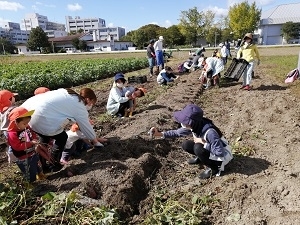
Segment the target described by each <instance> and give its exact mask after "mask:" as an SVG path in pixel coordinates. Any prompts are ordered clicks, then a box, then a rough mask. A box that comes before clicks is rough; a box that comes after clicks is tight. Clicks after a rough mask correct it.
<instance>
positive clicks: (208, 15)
mask: <svg viewBox="0 0 300 225" xmlns="http://www.w3.org/2000/svg"><path fill="white" fill-rule="evenodd" d="M214 17H215V14H214V13H213V12H212V11H206V12H203V11H201V12H199V11H198V10H197V7H194V8H192V9H189V10H188V11H181V15H180V19H179V21H180V23H179V26H180V29H181V32H182V33H183V34H184V35H185V37H186V42H188V43H189V44H196V43H197V41H198V39H199V38H204V37H205V32H206V31H208V30H209V28H210V27H211V26H212V24H213V21H214Z"/></svg>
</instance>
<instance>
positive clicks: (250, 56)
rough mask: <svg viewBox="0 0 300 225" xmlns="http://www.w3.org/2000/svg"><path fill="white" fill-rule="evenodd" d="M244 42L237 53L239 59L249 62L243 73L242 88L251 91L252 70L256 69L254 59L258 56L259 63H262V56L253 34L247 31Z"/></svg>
mask: <svg viewBox="0 0 300 225" xmlns="http://www.w3.org/2000/svg"><path fill="white" fill-rule="evenodd" d="M243 40H244V44H243V45H242V46H241V47H240V49H239V51H238V53H237V57H236V58H237V59H239V58H242V59H245V60H246V61H247V62H248V65H247V68H246V69H245V71H244V74H243V85H242V87H241V89H244V90H247V91H250V89H251V87H250V84H251V80H252V71H253V69H254V60H255V58H257V60H258V61H257V65H259V64H260V56H259V52H258V49H257V45H256V44H255V43H253V35H252V34H251V33H247V34H246V35H245V36H244V38H243Z"/></svg>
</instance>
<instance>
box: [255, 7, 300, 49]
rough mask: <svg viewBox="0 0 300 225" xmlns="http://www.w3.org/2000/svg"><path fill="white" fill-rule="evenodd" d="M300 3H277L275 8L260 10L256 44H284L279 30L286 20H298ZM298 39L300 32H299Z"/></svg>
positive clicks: (297, 21)
mask: <svg viewBox="0 0 300 225" xmlns="http://www.w3.org/2000/svg"><path fill="white" fill-rule="evenodd" d="M299 11H300V3H291V4H283V5H278V6H276V7H275V8H272V9H270V10H267V11H265V12H262V16H261V21H260V25H259V28H258V30H257V32H255V33H256V34H257V35H258V44H263V45H278V44H285V43H286V40H284V38H283V36H282V32H281V28H282V25H283V24H284V23H286V22H294V23H299V22H300V13H299ZM299 39H300V33H299Z"/></svg>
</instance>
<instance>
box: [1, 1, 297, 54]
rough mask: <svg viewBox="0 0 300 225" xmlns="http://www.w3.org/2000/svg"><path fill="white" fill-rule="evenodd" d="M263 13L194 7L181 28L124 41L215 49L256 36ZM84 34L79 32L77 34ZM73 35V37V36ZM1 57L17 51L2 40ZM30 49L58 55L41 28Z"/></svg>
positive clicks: (290, 33) (153, 29) (79, 44)
mask: <svg viewBox="0 0 300 225" xmlns="http://www.w3.org/2000/svg"><path fill="white" fill-rule="evenodd" d="M260 20H261V9H259V8H258V7H257V6H256V3H255V1H254V2H253V3H251V4H250V3H248V1H243V2H241V3H236V4H234V5H232V6H230V7H229V11H228V15H227V16H223V17H220V18H217V17H216V14H215V13H214V12H213V11H211V10H208V11H200V10H199V9H198V8H197V7H193V8H191V9H188V10H186V11H181V13H180V15H179V23H178V25H173V26H170V27H168V28H165V27H160V26H158V25H155V24H148V25H144V26H142V27H140V28H138V29H137V30H133V31H129V32H128V33H127V34H126V35H125V36H123V37H121V39H120V41H130V42H133V44H134V45H135V46H137V47H138V48H139V49H143V48H145V47H146V46H147V45H148V43H149V41H150V40H151V39H157V38H158V37H159V36H161V35H162V36H164V44H165V46H166V47H170V48H175V47H177V46H184V45H185V46H189V47H190V46H197V45H199V40H202V42H203V41H204V42H205V44H208V45H210V46H215V45H216V44H218V43H220V42H224V41H225V40H229V41H232V40H237V39H239V38H242V37H243V36H244V35H245V34H246V33H249V32H251V33H253V32H254V31H255V30H256V29H257V28H258V27H259V24H260ZM78 32H79V33H81V32H83V30H78V31H77V33H78ZM72 34H73V33H70V35H72ZM281 35H282V36H283V37H284V38H285V40H286V41H287V42H289V41H290V40H293V39H298V38H299V36H300V23H293V22H287V23H285V24H283V26H282V34H281ZM1 45H2V49H1V48H0V53H3V50H5V49H7V52H10V53H12V52H13V51H15V48H14V47H13V46H12V44H11V43H9V40H7V38H4V37H0V47H1ZM72 45H73V46H74V47H75V48H76V49H78V50H85V49H86V48H87V43H86V42H85V41H82V40H80V39H79V38H74V39H73V40H72ZM27 47H28V48H29V49H30V50H32V51H40V52H41V51H43V52H56V51H57V49H56V48H55V46H53V44H52V43H49V41H48V37H47V35H46V33H45V32H44V31H43V30H42V29H41V28H40V27H37V28H33V29H32V30H31V32H30V35H29V40H28V42H27Z"/></svg>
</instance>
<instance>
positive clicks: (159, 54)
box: [153, 36, 165, 71]
mask: <svg viewBox="0 0 300 225" xmlns="http://www.w3.org/2000/svg"><path fill="white" fill-rule="evenodd" d="M163 40H164V37H163V36H159V38H158V40H157V41H156V42H155V43H154V45H153V47H154V51H155V55H156V67H157V71H159V67H161V69H164V68H165V64H164V56H163Z"/></svg>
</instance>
